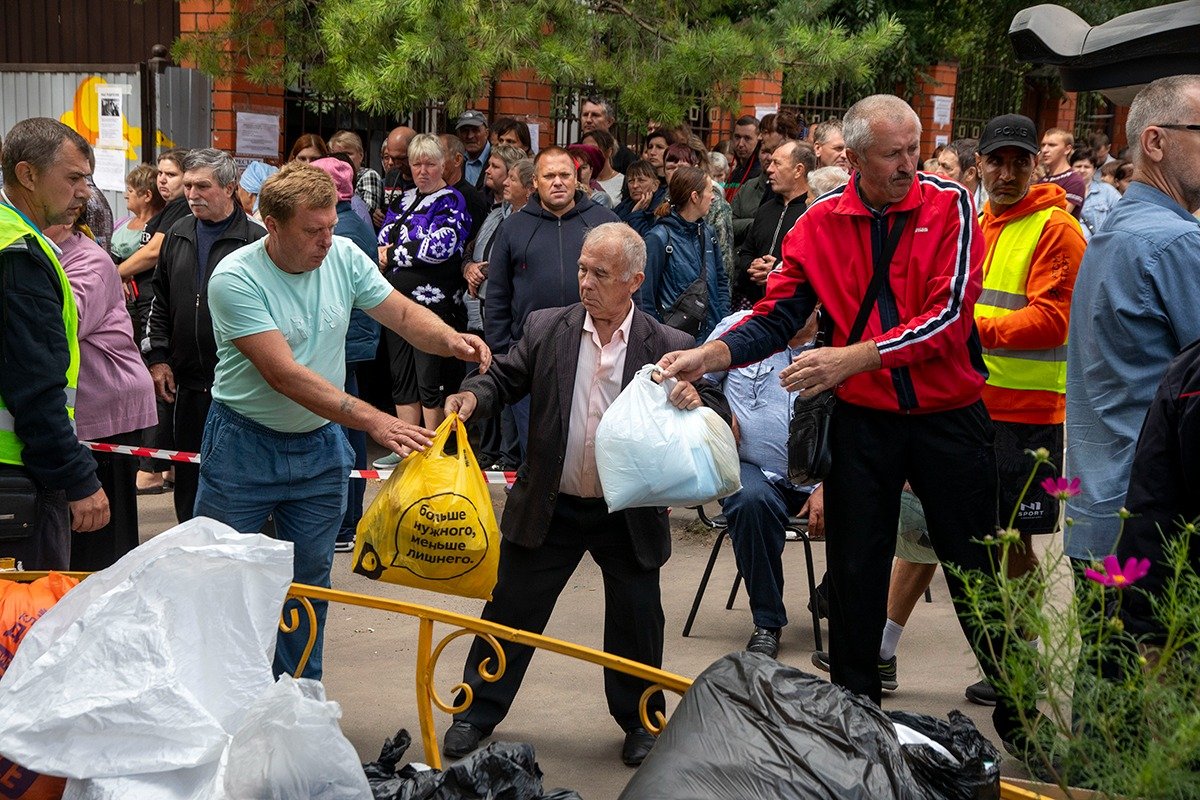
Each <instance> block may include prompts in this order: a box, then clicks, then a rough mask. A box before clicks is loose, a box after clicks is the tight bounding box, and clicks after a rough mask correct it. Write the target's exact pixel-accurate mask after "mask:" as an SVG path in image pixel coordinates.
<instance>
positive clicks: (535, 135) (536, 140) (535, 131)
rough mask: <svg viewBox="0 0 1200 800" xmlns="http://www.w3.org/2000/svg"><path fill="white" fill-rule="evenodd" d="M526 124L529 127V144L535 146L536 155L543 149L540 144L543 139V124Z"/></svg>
mask: <svg viewBox="0 0 1200 800" xmlns="http://www.w3.org/2000/svg"><path fill="white" fill-rule="evenodd" d="M525 124H526V125H528V126H529V142H530V144H531V145H533V152H534V153H536V152H537V151H538V150H540V149H541V147H540V146H539V144H540V138H541V131H542V123H540V122H526V123H525Z"/></svg>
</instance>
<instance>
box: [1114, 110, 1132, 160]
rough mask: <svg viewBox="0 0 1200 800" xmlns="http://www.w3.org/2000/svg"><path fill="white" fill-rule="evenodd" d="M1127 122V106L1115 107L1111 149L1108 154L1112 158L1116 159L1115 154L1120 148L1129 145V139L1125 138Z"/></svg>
mask: <svg viewBox="0 0 1200 800" xmlns="http://www.w3.org/2000/svg"><path fill="white" fill-rule="evenodd" d="M1128 121H1129V106H1117V107H1116V109H1115V110H1114V111H1113V132H1112V148H1111V149H1110V152H1111V153H1112V155H1113V158H1116V157H1117V153H1119V152H1120V151H1121V148H1122V147H1125V146H1126V145H1128V144H1129V139H1128V138H1127V137H1126V136H1125V123H1126V122H1128Z"/></svg>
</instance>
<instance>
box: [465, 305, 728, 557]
mask: <svg viewBox="0 0 1200 800" xmlns="http://www.w3.org/2000/svg"><path fill="white" fill-rule="evenodd" d="M583 319H584V308H583V305H582V304H580V303H576V304H574V305H571V306H566V307H565V308H546V309H541V310H539V311H534V312H533V313H531V314H530V315H529V317H528V319H527V320H526V321H525V332H524V335H523V336H522V338H521V340H520V341H519V342H517V344H516V345H515V346H514V347H513V348H512V349H511V350H509V352H508V353H506V354H504V355H501V356H496V358H495V360H494V361H493V362H492V366H491V369H489V370H488V371H487V373H485V374H483V375H474V376H472V377H470V378H468V379H467V380H466V381H464V382H463V385H462V391H466V392H471V393H472V394H474V395H475V396H476V398H477V399H478V401H479V403H478V407H477V409H476V411H475V413H476V414H479V415H482V416H490V415H493V414H497V413H499V412H500V409H501V408H503V406H504V405H505V404H511V403H515V402H516V401H518V400H520V399H521V398H523V397H525V396H526V395H529V398H530V408H529V444H528V452H527V453H526V456H525V463H523V464H522V465H521V467H520V469H518V470H517V480H516V483H514V484H513V487H512V491H511V492H510V493H509V496H508V501H507V503H506V504H505V508H504V518H503V520H501V523H500V532H501V533H502V534H503V535H504V538H505V539H507V540H509V541H510V542H512V543H514V544H518V545H521V546H522V547H530V548H533V547H538V546H539V545H541V544H542V542H544V541H545V540H546V534H547V533H548V532H549V530H550V520H551V517H552V516H553V514H554V504H555V502H557V500H558V485H559V482H560V480H561V479H562V470H563V459H564V457H565V454H566V450H567V428H568V425H569V423H570V418H571V399H572V395H573V393H574V390H575V368H576V366H577V365H578V363H579V342H580V337H581V336H582V333H583ZM694 346H695V339H694V338H693V337H691V336H688V335H687V334H686V333H683V332H681V331H678V330H675V329H674V328H669V327H667V326H666V325H663V324H662V323H661V322H658V321H657V320H655V319H654V318H653V317H651V316H649V315H647V314H646V313H644V312H643V311H641V310H640V309H636V308H635V309H634V312H633V322H632V324H631V326H630V330H629V344H628V350H627V351H626V353H625V369H624V373H623V374H622V376H621V386H622V387H624V386H626V385H628V384H629V381H630V380H631V379H632V378H633V376H634V374H636V373H637V371H638V370H639V369H641V368H642V366H644V365H646V364H653V363H655V362H657V361H658V359H660V358H662V356H663V355H664V354H666V353H669V352H670V351H672V350H684V349H687V348H689V347H694ZM696 389H697V390H698V391H699V392H700V398H701V400H702V401H703V402H704V404H705V405H706V406H708V407H709V408H711V409H713V410H714V411H716V412H717V413H718V414H720V415H721V417H722V418H723V419H724V420H725V421H726V422H729V420H730V412H729V404H728V403H727V402H726V400H725V396H724V395H723V394H722V393H721V390H720V389H719V388H717V387H716V386H714V385H712V384H711V383H707V382H701V383H700V384H697V386H696ZM620 513H622V514H624V515H625V520H626V522H627V523H628V525H629V532H630V537H631V538H632V540H633V550H634V556H635V557H636V558H637V561H638V563H639V564H641V565H642V567H644V568H646V569H655V568H657V567H661V566H662V565H663V564H664V563H666V560H667V558H668V557H670V555H671V534H670V525H669V523H668V520H667V510H666V509H665V508H631V509H626V510H625V511H622V512H620Z"/></svg>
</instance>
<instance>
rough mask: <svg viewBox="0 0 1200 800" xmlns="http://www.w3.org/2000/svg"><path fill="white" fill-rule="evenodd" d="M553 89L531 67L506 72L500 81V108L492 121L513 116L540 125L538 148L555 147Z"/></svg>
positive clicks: (498, 102)
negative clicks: (551, 101)
mask: <svg viewBox="0 0 1200 800" xmlns="http://www.w3.org/2000/svg"><path fill="white" fill-rule="evenodd" d="M552 94H553V88H552V87H551V86H550V84H549V83H546V82H545V81H544V80H542V79H541V78H539V77H538V76H537V74H536V73H535V72H534V71H533V70H532V69H529V68H528V67H525V68H522V69H518V70H514V71H512V72H506V73H504V74H503V75H501V76H500V80H498V81H496V91H495V98H496V107H495V109H493V111H492V119H495V118H496V117H512V118H514V119H517V120H520V121H521V122H525V123H530V122H532V123H536V124H537V125H538V148H539V149H540V148H542V147H549V146H550V145H552V144H554V118H553V116H552V112H551V109H550V99H551V95H552Z"/></svg>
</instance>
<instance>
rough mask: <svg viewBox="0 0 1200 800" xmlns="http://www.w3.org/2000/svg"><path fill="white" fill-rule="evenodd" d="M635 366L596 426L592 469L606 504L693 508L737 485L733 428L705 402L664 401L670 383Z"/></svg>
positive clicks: (618, 507)
mask: <svg viewBox="0 0 1200 800" xmlns="http://www.w3.org/2000/svg"><path fill="white" fill-rule="evenodd" d="M656 371H659V368H658V367H656V366H654V365H653V364H647V365H646V366H644V367H642V368H641V369H640V370H638V372H637V375H635V376H634V378H633V380H631V381H630V382H629V385H628V386H626V387H625V389H624V390H623V391H622V392H621V394H620V396H619V397H617V399H616V400H614V401H613V404H612V405H611V406H609V407H608V410H607V411H606V412H604V418H603V419H601V420H600V425H599V427H598V428H597V429H596V468H597V470H598V472H599V475H600V486H601V487H602V488H603V489H604V499H605V501H606V502H607V504H608V510H609V511H610V512H612V511H620V510H621V509H623V508H637V507H642V506H676V507H684V506H696V505H701V504H703V503H708V502H711V501H713V500H718V499H720V498H722V497H728V496H729V495H731V494H733V493H734V492H736V491H738V490H739V489H741V488H742V482H741V473H740V467H739V465H738V454H737V444H736V443H735V442H734V440H733V432H732V431H731V430H730V429H729V426H728V425H727V424H725V421H724V420H722V419H721V418H720V417H719V416H717V413H716V412H715V411H713V410H712V409H710V408H698V409H692V410H688V411H683V410H681V409H678V408H675V406H673V405H671V403H670V402H669V401H668V399H667V398H668V396H669V395H670V392H671V387H672V386H673V385H674V383H673V381H665V382H663V383H662V384H658V383H655V382H654V380H653V378H652V375H653V374H654V373H655V372H656Z"/></svg>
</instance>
